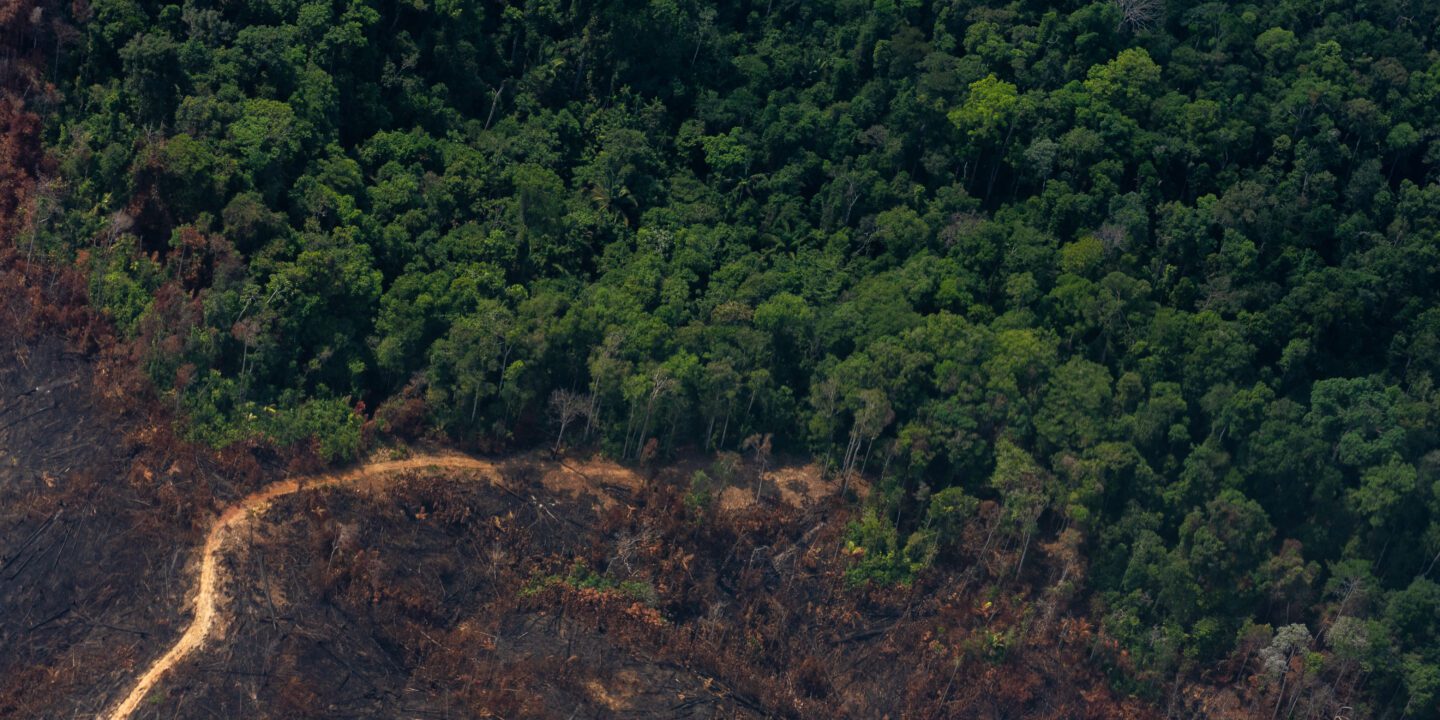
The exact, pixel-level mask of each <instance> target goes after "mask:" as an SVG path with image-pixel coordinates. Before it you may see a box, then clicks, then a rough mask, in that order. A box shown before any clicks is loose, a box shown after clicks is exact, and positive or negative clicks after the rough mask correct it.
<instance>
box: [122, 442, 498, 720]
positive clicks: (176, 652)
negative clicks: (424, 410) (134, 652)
mask: <svg viewBox="0 0 1440 720" xmlns="http://www.w3.org/2000/svg"><path fill="white" fill-rule="evenodd" d="M428 468H434V469H442V470H475V471H480V472H481V473H484V476H485V479H486V480H488V481H490V482H495V483H499V482H500V481H501V478H500V475H499V469H498V466H497V465H496V463H493V462H490V461H487V460H480V459H476V458H472V457H467V456H464V455H458V454H432V455H417V456H414V457H410V458H406V459H404V460H384V461H377V462H371V463H367V464H364V465H360V466H358V467H355V468H351V469H349V470H343V471H340V472H334V473H324V474H320V475H311V476H306V477H300V478H291V479H289V480H281V481H278V482H275V483H273V484H271V485H267V486H266V487H265V488H263V489H261V490H259V491H258V492H255V493H253V494H251V495H248V496H246V497H245V498H244V499H242V500H240V501H239V502H237V503H235V504H234V505H231V506H230V507H229V508H227V509H226V510H225V511H224V512H223V513H222V514H221V515H220V517H219V519H217V520H216V521H215V524H214V525H212V526H211V527H210V532H209V533H208V534H207V535H206V536H205V549H204V551H203V554H202V555H201V557H200V578H199V583H198V587H197V588H196V590H195V599H194V601H193V602H194V608H195V617H194V619H193V620H191V621H190V626H189V627H187V628H186V629H185V633H184V634H183V635H181V636H180V639H179V640H177V641H176V642H175V645H174V646H172V647H171V648H170V650H169V651H167V652H166V653H165V654H164V655H163V656H161V657H160V659H159V660H156V661H155V663H154V664H152V665H151V666H150V667H149V668H147V669H146V670H145V672H144V673H143V674H142V675H140V677H139V678H138V679H137V680H136V681H135V684H134V686H133V687H132V688H131V690H130V692H129V693H128V694H126V696H125V699H124V700H122V701H121V702H120V703H119V704H117V705H115V707H114V709H112V710H111V711H110V712H109V713H107V714H105V715H104V716H103V717H104V718H105V720H127V719H128V718H129V717H130V716H131V715H132V714H133V713H134V712H135V709H136V708H137V707H139V706H140V703H141V702H142V701H144V700H145V698H146V697H147V696H148V695H149V694H150V692H151V691H152V690H154V688H155V686H156V684H157V683H159V682H160V679H161V678H162V677H164V675H165V673H167V672H169V671H170V670H171V668H174V667H175V666H176V665H178V664H179V663H180V662H181V661H182V660H184V659H185V658H186V657H187V656H188V655H190V653H192V652H194V651H195V650H196V649H198V648H199V647H200V646H201V645H204V643H205V640H206V639H207V638H209V637H210V635H211V633H212V632H213V631H214V629H215V624H216V614H217V612H218V610H217V607H218V605H219V604H220V601H221V592H222V591H221V589H220V571H219V568H218V565H219V561H220V548H221V545H222V544H223V543H224V540H225V537H226V534H227V532H228V531H229V530H231V529H233V528H235V527H237V526H239V525H241V524H242V523H244V522H245V520H246V519H248V518H251V517H257V516H259V515H260V514H262V513H264V512H265V510H266V508H267V507H268V506H269V505H270V503H271V502H273V501H274V500H275V499H276V498H281V497H284V496H286V495H290V494H292V493H295V492H298V491H299V490H301V489H302V488H305V489H313V488H321V487H337V486H346V485H356V484H360V483H361V482H363V481H367V480H369V481H375V480H381V479H386V478H387V476H393V475H395V474H396V473H399V472H403V471H406V470H423V469H428Z"/></svg>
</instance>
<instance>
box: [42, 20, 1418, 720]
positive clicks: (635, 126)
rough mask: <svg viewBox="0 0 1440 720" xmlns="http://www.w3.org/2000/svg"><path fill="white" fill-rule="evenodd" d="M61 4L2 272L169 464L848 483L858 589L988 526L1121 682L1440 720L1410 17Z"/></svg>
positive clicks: (930, 559) (901, 576) (938, 563)
mask: <svg viewBox="0 0 1440 720" xmlns="http://www.w3.org/2000/svg"><path fill="white" fill-rule="evenodd" d="M65 11H66V12H68V13H69V15H68V16H67V17H65V18H64V25H63V27H64V28H66V31H65V32H56V33H55V34H54V37H52V38H49V39H47V40H46V42H50V43H53V48H47V49H45V51H46V52H47V53H50V54H51V58H50V60H51V63H50V64H51V67H50V68H49V69H48V72H49V73H50V75H49V81H50V82H51V83H53V87H52V88H51V89H50V92H49V93H48V94H45V95H43V96H42V97H37V98H35V99H34V100H32V107H33V106H36V104H38V106H39V107H40V111H39V112H40V116H41V117H42V118H43V131H42V133H43V138H44V145H45V148H46V151H47V153H48V157H50V158H51V163H52V165H53V167H52V168H51V169H50V178H49V179H48V180H47V181H46V182H43V183H42V184H41V185H40V186H39V187H38V188H37V190H36V191H35V206H34V208H35V209H34V211H33V216H32V217H31V219H30V222H29V225H28V227H27V229H26V230H25V231H24V232H23V233H22V234H20V235H19V236H17V239H16V245H17V246H18V247H20V248H24V249H25V251H26V252H28V253H36V254H39V255H41V256H44V257H49V258H52V259H54V260H56V261H57V262H61V263H67V264H79V265H80V266H82V267H83V268H85V269H86V270H87V271H88V272H89V276H90V278H91V280H90V283H91V287H90V293H91V300H92V302H93V303H94V304H96V305H97V306H99V307H102V308H104V309H106V310H107V311H108V313H109V314H110V316H111V317H112V318H113V320H114V322H115V324H116V326H117V327H118V328H119V329H120V331H121V332H122V333H124V334H125V335H127V336H128V337H130V338H133V339H135V340H136V341H137V343H136V346H137V347H139V348H141V351H140V357H138V358H137V361H138V362H141V363H143V364H144V367H145V371H146V373H147V375H148V377H149V378H150V379H151V381H152V382H153V385H154V387H155V392H156V393H157V396H158V397H159V398H161V399H162V400H163V401H164V402H168V403H173V405H174V407H176V408H177V409H179V411H180V412H181V414H182V416H183V417H185V418H186V420H185V427H186V430H185V432H187V433H188V434H189V435H190V436H191V437H194V438H196V439H201V440H204V441H206V442H208V443H211V444H214V445H217V446H220V445H225V444H227V443H233V442H236V441H239V440H242V439H247V438H256V437H263V438H266V439H268V440H272V441H276V442H280V443H294V442H299V441H305V440H307V439H308V438H314V441H313V442H315V444H316V445H315V446H316V447H317V448H318V451H319V452H320V453H321V454H322V455H323V456H324V457H326V458H328V459H329V460H332V461H337V462H338V461H344V460H347V459H350V458H353V457H354V456H355V455H356V454H357V452H358V450H359V447H360V445H361V442H362V438H363V436H364V431H365V428H366V427H367V423H369V422H371V421H372V420H373V426H374V427H376V428H378V429H379V430H381V431H384V432H390V433H396V434H400V435H408V436H415V435H420V434H431V435H443V436H446V437H448V438H450V439H451V441H453V442H458V443H462V444H465V445H468V446H472V447H481V448H489V449H501V448H507V447H521V446H535V445H540V444H547V445H548V444H553V445H555V446H557V447H558V446H563V445H568V446H572V447H576V446H587V447H597V448H601V449H603V451H604V452H605V453H607V454H608V455H610V456H611V457H615V458H617V459H625V460H632V459H634V460H642V461H646V462H663V461H664V460H665V459H666V458H670V457H675V456H677V455H678V454H681V453H686V452H701V453H710V452H715V451H717V450H719V451H736V452H745V453H752V452H753V453H762V452H768V450H769V448H770V447H771V445H770V443H771V442H772V440H773V447H774V449H775V451H776V452H786V453H790V454H793V455H800V456H808V455H813V456H814V457H816V458H818V459H820V460H821V461H823V462H824V463H826V464H827V466H828V467H829V468H830V469H831V470H832V471H833V472H834V473H835V476H836V477H837V478H845V477H849V476H850V475H851V474H853V473H863V474H865V475H866V476H868V477H869V478H870V479H871V483H872V484H873V485H874V487H875V488H876V492H875V493H874V494H873V495H872V497H871V498H870V500H869V501H868V502H869V503H870V504H871V506H872V507H871V508H870V509H869V510H868V511H867V512H866V514H865V515H864V520H863V521H862V522H859V523H857V524H856V525H855V526H854V528H853V529H852V531H851V537H852V542H853V544H854V548H853V549H855V550H856V552H855V555H856V556H857V558H859V559H857V561H856V562H855V564H854V566H853V568H852V571H851V577H852V580H853V581H854V582H855V583H857V584H864V583H873V584H886V583H906V582H909V581H911V580H912V579H913V578H914V577H915V576H916V574H917V573H923V572H935V571H944V570H945V568H947V567H955V566H956V565H957V564H958V561H957V556H958V555H959V552H958V550H957V544H958V543H959V541H960V537H961V535H962V530H963V527H964V525H965V523H966V522H967V519H968V517H969V516H970V515H972V514H973V513H974V512H975V508H976V507H977V506H978V505H980V504H982V503H995V504H996V505H998V507H999V508H1000V512H1001V513H1002V516H1003V517H1004V518H1005V523H1004V525H1003V526H1002V531H1001V532H999V533H992V537H990V538H987V539H986V543H987V544H988V543H992V542H993V543H1005V544H1008V545H1010V546H1011V547H1013V548H1015V549H1016V550H1017V551H1018V557H1019V558H1020V560H1019V564H1018V566H1017V567H1015V568H1014V569H1013V572H1014V573H1015V574H1017V575H1018V574H1019V573H1021V572H1022V571H1023V569H1024V568H1023V564H1024V558H1025V557H1026V552H1027V551H1029V552H1032V553H1033V552H1035V550H1034V549H1033V546H1034V545H1035V544H1036V543H1038V542H1039V541H1040V539H1041V538H1045V539H1047V540H1048V539H1056V538H1058V539H1059V540H1057V542H1067V543H1070V544H1071V545H1073V546H1074V547H1075V548H1077V549H1078V550H1079V552H1081V553H1082V554H1083V556H1084V557H1085V558H1086V560H1087V566H1088V569H1087V570H1086V571H1085V573H1084V577H1083V581H1082V579H1081V578H1079V577H1076V578H1074V580H1073V582H1074V585H1075V588H1074V592H1075V593H1077V597H1078V598H1080V600H1079V601H1080V602H1081V603H1083V604H1084V607H1086V608H1088V610H1087V611H1088V612H1089V614H1090V615H1091V617H1092V618H1093V619H1094V620H1095V622H1096V623H1097V624H1098V625H1100V626H1101V627H1103V628H1104V630H1105V631H1106V632H1107V633H1108V634H1109V635H1110V636H1111V637H1114V638H1116V639H1117V640H1118V641H1119V642H1120V643H1121V644H1122V646H1123V647H1124V648H1125V649H1126V651H1127V653H1128V654H1129V656H1130V657H1132V658H1133V660H1134V662H1133V663H1132V664H1131V666H1130V670H1129V671H1127V672H1118V671H1117V674H1116V677H1115V682H1116V683H1119V684H1120V686H1121V687H1126V688H1129V689H1131V691H1133V692H1136V693H1141V694H1144V693H1150V692H1163V689H1164V688H1166V687H1168V684H1169V683H1172V682H1178V680H1177V678H1179V677H1181V676H1182V675H1193V676H1199V675H1203V674H1204V673H1205V672H1206V669H1207V668H1209V667H1212V666H1213V665H1214V664H1215V663H1217V662H1219V661H1220V660H1221V659H1224V658H1228V657H1234V656H1236V654H1237V653H1238V654H1240V656H1243V657H1245V658H1246V662H1248V663H1259V666H1260V667H1262V668H1263V670H1262V672H1261V675H1262V676H1266V675H1268V676H1269V677H1271V678H1273V679H1274V680H1275V683H1276V684H1277V685H1278V686H1280V699H1281V700H1280V701H1277V704H1276V706H1275V708H1274V712H1275V713H1276V714H1280V713H1282V711H1283V712H1287V713H1291V712H1297V711H1296V710H1295V707H1296V706H1295V704H1294V702H1292V701H1290V700H1289V699H1288V698H1287V696H1286V694H1285V693H1286V687H1285V686H1284V685H1282V683H1297V684H1298V683H1310V684H1315V683H1324V684H1327V686H1329V687H1331V688H1333V689H1334V692H1337V693H1340V694H1341V695H1343V696H1346V697H1352V696H1353V697H1355V698H1356V699H1355V700H1354V701H1352V702H1355V703H1359V706H1358V707H1359V709H1358V710H1356V711H1355V712H1356V716H1363V715H1364V714H1367V713H1368V714H1369V715H1372V716H1376V717H1388V718H1400V717H1414V718H1440V570H1437V569H1436V565H1437V564H1440V563H1437V560H1440V452H1436V448H1437V444H1436V443H1437V432H1436V431H1437V429H1440V393H1437V388H1436V386H1435V379H1436V374H1437V371H1440V302H1437V301H1440V184H1437V181H1440V47H1437V43H1436V40H1435V38H1436V37H1437V36H1440V5H1437V4H1434V3H1426V2H1406V1H1405V0H1350V1H1348V2H1339V1H1336V0H1278V1H1275V2H1262V3H1258V4H1246V3H1222V2H1195V1H1193V0H1168V2H1165V1H1162V0H1102V1H1101V2H1088V3H1087V2H1083V1H1081V0H1069V1H1066V2H1056V3H1041V2H1036V1H1033V0H1031V1H1020V0H1016V1H1013V2H988V3H986V2H980V1H979V0H956V1H955V2H938V1H937V2H934V3H926V2H921V1H920V0H766V1H765V2H760V1H759V0H756V1H755V2H725V3H717V4H706V3H699V2H691V1H690V0H650V1H648V2H636V1H633V0H631V1H620V0H617V1H614V2H602V3H591V2H581V1H579V0H572V1H569V2H565V1H562V0H524V1H523V2H514V3H480V2H475V1H473V0H229V1H228V2H221V3H210V2H202V1H200V0H186V1H185V2H183V3H181V2H166V1H164V0H76V1H75V2H74V3H67V4H66V5H65ZM57 27H61V26H60V25H57ZM1251 658H1254V659H1251ZM1157 688H1158V689H1159V690H1157ZM1295 697H1297V698H1298V695H1296V696H1295ZM1282 705H1288V707H1289V710H1288V711H1287V710H1286V709H1285V707H1282ZM1270 711H1271V708H1268V707H1266V708H1264V709H1263V712H1265V713H1269V712H1270ZM1257 712H1258V710H1257Z"/></svg>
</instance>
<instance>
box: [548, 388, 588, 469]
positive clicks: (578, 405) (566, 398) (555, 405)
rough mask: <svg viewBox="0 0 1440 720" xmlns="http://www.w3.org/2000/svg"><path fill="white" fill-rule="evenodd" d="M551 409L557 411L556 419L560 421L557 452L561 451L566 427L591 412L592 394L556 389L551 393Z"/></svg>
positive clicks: (556, 440)
mask: <svg viewBox="0 0 1440 720" xmlns="http://www.w3.org/2000/svg"><path fill="white" fill-rule="evenodd" d="M550 411H551V412H553V413H555V419H556V420H558V421H560V433H559V434H558V435H556V436H555V452H557V453H558V452H560V445H561V443H563V442H564V441H565V428H567V427H569V425H570V422H571V421H572V420H574V419H575V418H578V417H580V416H582V415H587V416H588V415H589V414H590V396H589V395H582V394H580V393H575V392H570V391H569V390H564V389H561V390H556V391H555V392H552V393H550Z"/></svg>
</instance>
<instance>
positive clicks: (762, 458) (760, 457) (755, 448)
mask: <svg viewBox="0 0 1440 720" xmlns="http://www.w3.org/2000/svg"><path fill="white" fill-rule="evenodd" d="M773 438H774V435H773V434H772V433H765V434H763V435H761V434H760V433H755V434H754V435H751V436H750V437H747V438H745V442H744V443H743V444H741V446H740V447H741V448H743V449H745V450H750V451H752V452H754V453H755V466H756V475H755V502H757V503H758V502H760V490H761V489H762V488H763V487H764V484H765V471H766V470H768V469H769V468H770V441H771V440H772V439H773Z"/></svg>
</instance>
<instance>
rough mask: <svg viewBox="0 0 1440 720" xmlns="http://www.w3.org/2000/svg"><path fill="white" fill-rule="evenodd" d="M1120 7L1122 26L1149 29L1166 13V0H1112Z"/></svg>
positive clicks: (1138, 29)
mask: <svg viewBox="0 0 1440 720" xmlns="http://www.w3.org/2000/svg"><path fill="white" fill-rule="evenodd" d="M1111 1H1112V2H1114V3H1115V7H1117V8H1119V9H1120V27H1122V28H1128V29H1129V30H1130V31H1131V32H1139V31H1141V30H1149V29H1150V28H1152V27H1154V26H1155V23H1156V22H1158V21H1159V20H1160V18H1161V16H1163V15H1164V14H1165V0H1111Z"/></svg>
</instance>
